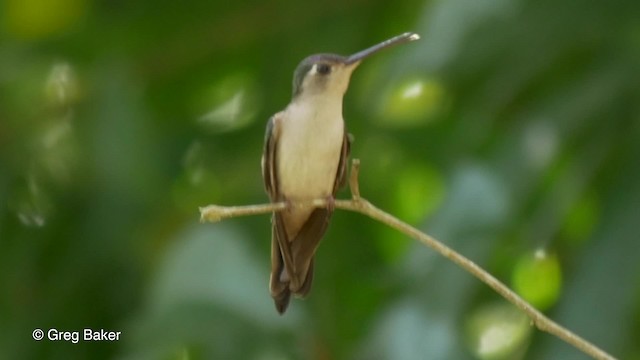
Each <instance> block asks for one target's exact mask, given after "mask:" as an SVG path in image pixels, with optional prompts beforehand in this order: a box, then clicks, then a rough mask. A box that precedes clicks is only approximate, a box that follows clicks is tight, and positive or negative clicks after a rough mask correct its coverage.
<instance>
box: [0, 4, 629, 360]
mask: <svg viewBox="0 0 640 360" xmlns="http://www.w3.org/2000/svg"><path fill="white" fill-rule="evenodd" d="M1 4H2V5H1V8H0V289H1V291H2V293H1V296H0V358H1V359H86V358H91V359H180V360H183V359H184V360H186V359H257V360H272V359H323V360H324V359H400V360H403V359H585V358H586V356H584V355H582V354H581V353H579V352H578V351H577V350H575V349H573V348H571V347H570V346H568V345H566V344H565V343H563V342H561V341H560V340H558V339H556V338H554V337H552V336H549V335H546V334H544V333H540V332H538V331H536V330H534V329H533V328H532V327H530V326H529V322H528V320H527V319H526V318H524V317H523V315H522V314H520V313H519V312H517V311H515V310H514V309H513V308H512V307H511V306H509V305H508V304H507V303H506V302H505V301H503V300H502V299H501V298H500V297H499V296H497V295H496V294H495V293H493V292H492V291H491V290H489V289H488V288H487V287H486V286H485V285H483V284H481V283H480V282H478V281H477V280H476V279H474V278H472V277H471V276H470V275H469V274H467V273H465V272H463V271H461V270H460V269H458V268H457V267H456V266H455V265H453V264H451V263H450V262H448V261H445V260H443V259H442V258H440V257H439V256H438V255H436V254H434V253H433V251H431V250H430V249H427V248H425V247H423V246H421V245H419V244H418V243H417V242H416V241H413V240H411V239H408V238H406V237H405V236H402V235H400V234H398V233H396V232H394V231H392V230H389V229H387V228H386V227H385V226H383V225H381V224H378V223H375V222H373V221H372V220H370V219H368V218H365V217H363V216H361V215H357V214H352V213H347V212H343V211H337V212H336V214H335V215H334V217H333V220H332V224H331V226H330V229H329V231H328V233H327V235H326V237H325V239H324V241H323V243H322V245H321V246H320V249H319V251H318V254H317V259H316V277H315V280H314V287H313V289H312V291H311V294H310V296H309V297H308V298H307V299H306V300H304V301H301V300H294V301H293V302H292V304H291V306H290V309H289V311H288V312H287V314H286V315H284V316H278V315H277V313H276V311H275V309H274V306H273V303H272V300H271V298H270V297H269V293H268V277H269V248H270V230H269V229H270V228H269V227H270V225H269V216H266V215H264V216H253V217H243V218H236V219H231V220H227V221H224V222H222V223H219V224H206V225H205V224H200V223H199V222H198V217H199V215H198V206H202V205H206V204H209V203H217V204H223V205H242V204H251V203H263V202H265V201H266V200H267V197H266V195H265V194H264V191H263V187H262V180H261V175H260V155H261V152H262V140H263V134H264V127H265V124H266V120H267V119H268V117H269V116H270V115H271V114H273V113H275V112H277V111H279V110H281V109H282V108H283V107H284V106H285V105H286V104H287V103H288V101H289V99H290V93H291V79H292V74H293V70H294V68H295V66H296V65H297V63H298V62H299V61H300V60H301V59H302V58H304V57H305V56H307V55H309V54H312V53H317V52H336V53H341V54H348V53H352V52H355V51H357V50H360V49H362V48H365V47H367V46H370V45H372V44H374V43H376V42H379V41H381V40H383V39H386V38H389V37H391V36H393V35H396V34H399V33H402V32H404V31H416V32H418V33H420V34H421V35H422V40H421V41H419V42H415V43H411V44H408V45H403V46H401V47H396V48H393V49H392V50H388V51H385V52H383V53H380V54H378V55H376V56H375V57H373V58H370V59H368V60H367V61H365V62H364V63H363V64H362V65H361V66H360V68H359V69H358V70H357V71H356V73H355V74H354V76H353V78H352V82H351V87H350V90H349V92H348V93H347V95H346V97H345V108H344V113H345V119H346V121H347V126H348V129H349V131H350V132H351V133H353V134H354V136H355V139H356V141H355V143H354V145H353V148H352V156H353V157H357V158H360V159H361V161H362V171H361V178H360V182H361V191H362V193H363V195H364V196H365V197H367V198H368V199H369V200H371V201H372V202H373V203H375V204H377V205H378V206H380V207H381V208H383V209H385V210H387V211H389V212H391V213H393V214H395V215H397V216H398V217H399V218H401V219H404V220H406V221H407V222H409V223H411V224H413V225H415V226H418V227H419V228H421V229H423V230H425V231H426V232H428V233H430V234H432V235H434V236H436V237H438V238H439V239H441V240H442V241H443V242H445V243H446V244H448V245H450V246H451V247H453V248H455V249H457V250H458V251H460V252H461V253H463V254H464V255H466V256H468V257H469V258H471V259H472V260H473V261H475V262H477V263H478V264H480V265H481V266H483V267H485V268H486V269H488V270H489V271H490V272H491V273H493V274H495V275H496V276H497V277H498V278H500V279H501V280H503V281H504V282H505V283H507V284H508V285H510V286H511V287H513V288H514V289H515V290H517V291H518V293H520V294H521V295H522V296H524V297H525V298H526V299H528V300H529V301H531V303H532V304H534V305H535V306H536V307H538V308H540V309H541V310H543V311H545V313H547V314H548V315H549V316H550V317H552V318H553V319H556V320H557V321H559V322H560V323H562V324H564V325H565V326H567V327H568V328H569V329H572V330H574V331H575V332H576V333H578V334H580V335H582V336H584V337H585V338H586V339H588V340H591V341H593V342H594V343H595V344H597V345H599V346H601V347H602V348H603V349H605V350H607V351H609V352H611V353H612V354H613V355H615V356H617V357H620V358H623V359H640V342H638V339H640V300H639V299H640V261H639V260H638V259H639V258H640V241H639V235H638V233H639V231H638V230H639V229H640V226H639V223H640V160H639V159H640V16H639V15H638V14H640V2H637V1H633V0H626V1H625V0H612V1H607V2H604V1H600V2H580V1H574V0H555V1H551V0H541V1H532V0H529V1H524V0H523V1H517V0H512V1H509V0H447V1H444V0H442V1H416V0H408V1H396V2H389V1H377V2H368V1H337V0H330V1H326V2H312V3H302V2H294V1H255V0H240V1H234V2H222V1H209V2H204V1H202V2H178V1H167V0H160V1H137V2H134V1H122V0H112V1H92V0H3V1H2V2H1ZM340 196H342V197H347V196H349V194H348V192H346V191H345V192H342V193H341V194H340ZM36 328H41V329H43V330H45V331H46V330H48V329H52V328H53V329H58V330H66V331H82V329H84V328H91V329H96V330H99V329H107V330H114V331H121V332H122V335H121V339H120V341H117V342H87V341H82V340H80V341H79V342H78V343H77V344H73V343H70V342H64V341H50V340H47V339H45V340H42V341H40V342H36V341H34V340H33V339H32V338H31V332H32V331H33V329H36Z"/></svg>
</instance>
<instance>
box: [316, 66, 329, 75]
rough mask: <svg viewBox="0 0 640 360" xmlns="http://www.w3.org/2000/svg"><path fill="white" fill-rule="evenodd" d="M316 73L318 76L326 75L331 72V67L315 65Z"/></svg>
mask: <svg viewBox="0 0 640 360" xmlns="http://www.w3.org/2000/svg"><path fill="white" fill-rule="evenodd" d="M316 71H317V72H318V74H320V75H327V74H328V73H330V72H331V65H329V64H318V65H316Z"/></svg>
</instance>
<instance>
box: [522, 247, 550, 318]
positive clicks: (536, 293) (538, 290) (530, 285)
mask: <svg viewBox="0 0 640 360" xmlns="http://www.w3.org/2000/svg"><path fill="white" fill-rule="evenodd" d="M512 283H513V288H514V289H515V291H516V292H517V293H518V294H520V296H522V297H523V298H524V299H525V300H527V301H528V302H530V303H531V304H532V305H533V306H535V307H536V308H538V309H540V310H545V309H548V308H549V307H551V306H552V305H553V304H555V303H556V301H557V300H558V297H559V296H560V290H561V287H562V271H561V269H560V262H559V260H558V258H557V256H555V255H553V254H549V253H547V252H546V251H544V250H542V249H539V250H536V251H534V252H533V253H527V254H525V255H524V256H522V257H520V259H518V261H517V263H516V266H515V269H514V271H513V274H512Z"/></svg>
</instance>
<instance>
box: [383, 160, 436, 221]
mask: <svg viewBox="0 0 640 360" xmlns="http://www.w3.org/2000/svg"><path fill="white" fill-rule="evenodd" d="M397 180H398V181H397V183H396V190H395V197H394V199H395V209H396V211H397V214H398V216H400V218H402V219H404V220H405V221H408V222H409V223H416V222H419V221H420V220H422V219H424V217H425V216H427V215H429V214H430V213H432V212H433V211H434V210H435V209H436V208H437V207H438V206H439V205H440V204H441V203H442V199H443V198H444V193H445V182H444V179H443V178H442V175H441V173H440V172H439V171H438V170H437V169H436V168H434V167H431V166H428V165H424V164H419V163H416V164H411V165H407V166H406V167H405V168H403V169H402V170H400V171H399V173H398V176H397Z"/></svg>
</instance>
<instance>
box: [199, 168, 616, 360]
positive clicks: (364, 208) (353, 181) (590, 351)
mask: <svg viewBox="0 0 640 360" xmlns="http://www.w3.org/2000/svg"><path fill="white" fill-rule="evenodd" d="M359 165H360V162H359V160H358V159H354V160H353V163H352V168H351V177H350V178H349V186H350V188H351V193H352V198H351V200H335V207H336V208H339V209H343V210H349V211H355V212H359V213H361V214H364V215H367V216H369V217H370V218H372V219H374V220H377V221H380V222H382V223H384V224H386V225H388V226H390V227H392V228H394V229H396V230H398V231H400V232H402V233H404V234H406V235H408V236H410V237H412V238H414V239H416V240H418V241H420V242H421V243H423V244H425V245H427V246H428V247H430V248H432V249H433V250H435V251H436V252H438V253H440V254H441V255H442V256H444V257H446V258H447V259H449V260H451V261H453V262H454V263H456V264H458V266H460V267H462V268H463V269H465V270H466V271H467V272H469V273H471V274H472V275H473V276H475V277H476V278H478V279H479V280H480V281H482V282H484V283H485V284H487V285H488V286H489V287H491V288H492V289H493V290H495V291H496V292H497V293H498V294H500V295H501V296H502V297H504V298H505V299H506V300H507V301H509V302H510V303H512V304H513V305H515V306H516V307H518V308H519V309H520V310H522V311H523V312H524V313H525V314H527V316H529V318H530V319H531V322H532V323H533V324H534V325H535V326H536V327H537V328H538V329H539V330H541V331H545V332H547V333H549V334H552V335H555V336H556V337H558V338H560V339H562V340H563V341H565V342H566V343H568V344H570V345H573V346H574V347H575V348H577V349H578V350H580V351H582V352H583V353H585V354H587V355H589V356H591V357H592V358H594V359H599V360H615V358H614V357H613V356H611V355H609V354H607V353H606V352H604V351H603V350H602V349H600V348H598V347H597V346H595V345H594V344H592V343H590V342H589V341H587V340H585V339H583V338H582V337H580V336H578V335H576V334H575V333H573V332H571V331H570V330H568V329H567V328H565V327H563V326H562V325H560V324H558V323H556V322H555V321H553V320H551V319H549V318H548V317H547V316H545V315H544V314H543V313H541V312H540V311H538V310H537V309H536V308H534V307H533V306H532V305H531V304H529V303H528V302H527V301H525V300H524V299H523V298H521V297H520V296H519V295H518V294H516V293H515V292H513V290H511V289H509V287H507V286H506V285H505V284H503V283H502V282H500V281H499V280H498V279H496V278H495V277H494V276H493V275H491V274H489V273H488V272H487V271H485V270H484V269H482V268H481V267H480V266H478V265H476V264H475V263H474V262H473V261H471V260H469V259H467V258H466V257H464V256H463V255H461V254H459V253H458V252H456V251H455V250H453V249H451V248H450V247H448V246H446V245H444V244H443V243H441V242H440V241H438V240H436V239H435V238H433V237H431V236H429V235H427V234H425V233H423V232H421V231H420V230H418V229H416V228H414V227H413V226H411V225H409V224H407V223H405V222H403V221H400V220H399V219H397V218H396V217H394V216H392V215H390V214H388V213H386V212H384V211H382V210H380V209H378V208H377V207H375V206H374V205H372V204H371V203H370V202H369V201H367V200H366V199H364V198H362V197H360V191H359V186H358V173H359V171H358V170H359ZM287 206H300V207H325V206H327V201H326V199H316V200H311V201H308V202H300V203H295V204H289V205H287V203H284V202H280V203H270V204H261V205H247V206H218V205H209V206H206V207H203V208H200V221H201V222H207V221H208V222H217V221H221V220H223V219H226V218H230V217H236V216H245V215H257V214H266V213H270V212H273V211H282V210H284V209H286V208H287Z"/></svg>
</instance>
